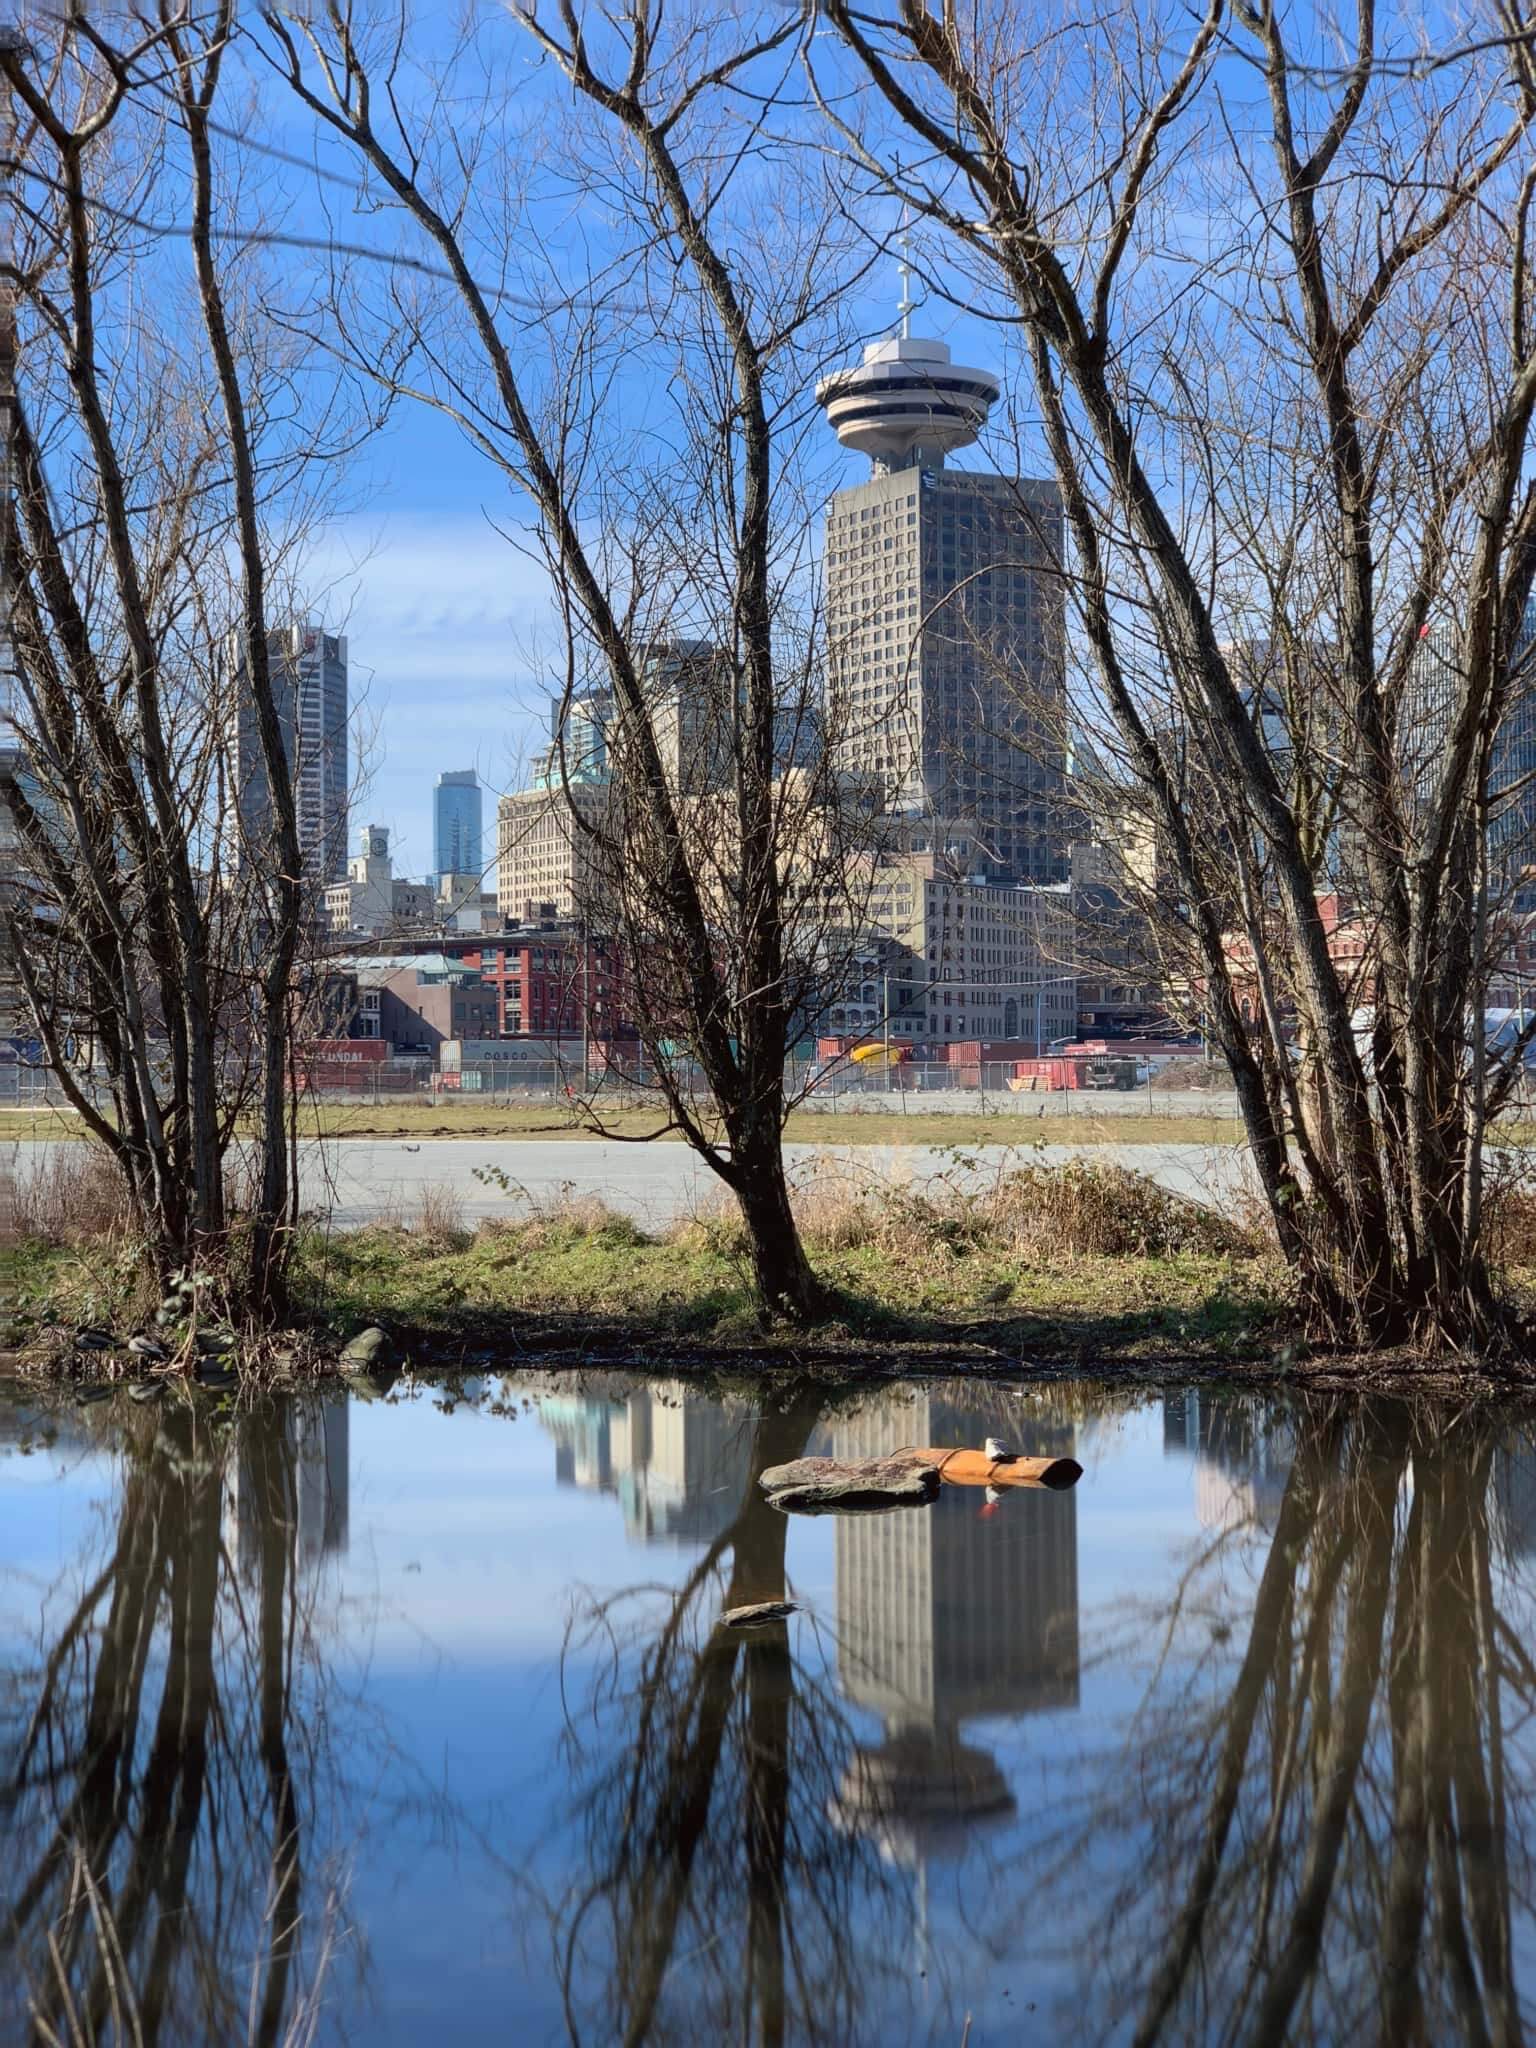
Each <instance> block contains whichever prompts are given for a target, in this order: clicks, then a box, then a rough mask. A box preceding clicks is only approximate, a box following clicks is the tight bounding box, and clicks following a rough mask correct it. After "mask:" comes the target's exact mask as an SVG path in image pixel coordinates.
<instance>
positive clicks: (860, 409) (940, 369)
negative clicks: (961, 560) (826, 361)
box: [816, 254, 1001, 476]
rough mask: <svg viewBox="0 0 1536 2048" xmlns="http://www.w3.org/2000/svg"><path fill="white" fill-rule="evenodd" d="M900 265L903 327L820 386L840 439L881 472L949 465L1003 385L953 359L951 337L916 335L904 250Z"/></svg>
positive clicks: (819, 393)
mask: <svg viewBox="0 0 1536 2048" xmlns="http://www.w3.org/2000/svg"><path fill="white" fill-rule="evenodd" d="M900 270H901V301H900V304H899V306H898V308H897V310H898V312H899V313H900V314H901V332H900V334H898V335H896V336H895V337H894V338H893V339H891V340H889V341H872V342H871V343H870V344H869V346H868V347H867V348H866V349H865V351H864V360H863V361H862V362H861V363H860V364H859V365H858V367H857V368H856V369H852V370H834V371H833V372H832V374H831V375H830V376H828V377H823V378H822V380H821V382H820V383H819V384H818V385H817V386H816V402H817V404H818V405H820V406H821V407H822V409H823V410H824V411H825V413H826V415H827V419H828V421H829V422H830V424H831V426H832V428H833V429H834V431H835V432H836V434H837V438H838V440H839V441H841V442H842V444H843V446H844V447H845V448H856V449H858V451H859V453H860V454H861V455H867V456H868V457H869V459H870V461H871V463H872V464H873V466H874V474H875V475H876V476H890V475H892V474H894V473H895V472H896V471H898V470H903V469H942V468H943V467H944V458H945V456H946V455H948V454H949V453H950V451H951V450H952V449H955V448H964V447H966V446H968V445H969V443H970V442H972V441H974V440H975V439H976V436H977V435H978V434H979V433H980V432H981V429H982V427H983V425H984V424H985V422H986V417H987V413H988V412H989V410H990V409H991V407H992V406H993V405H995V404H996V402H997V396H998V392H999V390H1000V389H1001V386H1000V385H999V383H998V381H997V379H996V377H994V376H993V375H992V373H991V371H990V370H970V369H966V368H964V367H963V366H962V365H961V364H959V363H955V362H952V361H951V360H950V353H949V347H948V345H947V343H945V342H942V341H929V340H926V339H915V338H914V337H913V334H912V307H913V301H912V297H911V293H910V291H909V289H908V287H909V284H910V281H911V271H910V269H909V267H908V264H907V260H906V256H905V254H903V256H902V260H901V266H900Z"/></svg>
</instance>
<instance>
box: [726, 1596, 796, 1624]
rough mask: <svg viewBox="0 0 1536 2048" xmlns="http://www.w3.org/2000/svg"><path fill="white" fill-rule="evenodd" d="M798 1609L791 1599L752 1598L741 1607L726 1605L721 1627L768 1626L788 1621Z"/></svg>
mask: <svg viewBox="0 0 1536 2048" xmlns="http://www.w3.org/2000/svg"><path fill="white" fill-rule="evenodd" d="M798 1612H799V1609H798V1608H797V1607H796V1605H795V1603H794V1601H793V1600H752V1601H749V1602H748V1603H747V1604H746V1605H745V1606H743V1607H727V1608H726V1610H725V1612H724V1613H723V1614H722V1615H721V1617H720V1626H721V1627H722V1628H768V1627H769V1626H770V1625H771V1624H772V1623H773V1622H776V1621H788V1619H789V1617H790V1616H791V1615H792V1614H798Z"/></svg>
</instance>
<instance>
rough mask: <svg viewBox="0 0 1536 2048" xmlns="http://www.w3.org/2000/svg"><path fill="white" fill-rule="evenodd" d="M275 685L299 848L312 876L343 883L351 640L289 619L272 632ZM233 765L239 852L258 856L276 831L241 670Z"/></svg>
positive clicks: (240, 855) (243, 858)
mask: <svg viewBox="0 0 1536 2048" xmlns="http://www.w3.org/2000/svg"><path fill="white" fill-rule="evenodd" d="M268 646H269V649H270V658H271V664H272V690H273V695H274V697H275V699H276V703H277V716H278V724H279V726H280V728H281V730H282V738H283V752H284V754H285V756H286V757H287V760H288V764H289V768H290V770H291V772H292V775H293V792H294V801H295V804H296V806H297V809H298V825H299V851H300V852H301V854H302V855H303V857H304V866H305V871H306V873H307V874H308V876H309V877H310V879H311V880H312V881H316V882H321V883H324V882H339V881H344V880H345V879H346V872H347V785H348V775H349V759H348V741H347V728H348V717H349V706H348V697H347V642H346V636H345V635H344V634H338V633H326V632H324V631H322V630H321V629H320V628H319V627H318V626H312V625H301V624H298V623H295V624H292V625H288V626H284V627H281V628H279V629H278V630H277V631H276V632H274V633H273V634H272V635H271V636H270V639H269V642H268ZM234 728H235V729H234V760H233V764H232V776H233V787H234V793H235V802H236V806H237V810H238V815H239V820H240V834H239V847H238V851H237V859H238V860H239V861H242V862H243V861H246V860H250V859H261V858H264V857H265V855H266V850H267V848H268V847H269V845H270V838H271V792H270V790H269V788H268V784H267V770H266V760H265V757H264V756H263V754H262V749H261V736H260V733H259V731H258V729H257V724H256V707H255V704H254V702H253V701H252V698H251V694H250V691H249V688H248V687H247V686H246V685H245V683H244V680H243V677H242V680H241V682H240V684H239V686H238V691H237V699H236V713H235V720H234Z"/></svg>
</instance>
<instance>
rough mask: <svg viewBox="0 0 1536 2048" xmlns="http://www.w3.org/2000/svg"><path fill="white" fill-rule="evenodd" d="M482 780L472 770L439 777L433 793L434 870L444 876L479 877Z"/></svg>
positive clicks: (481, 865) (481, 860) (448, 773)
mask: <svg viewBox="0 0 1536 2048" xmlns="http://www.w3.org/2000/svg"><path fill="white" fill-rule="evenodd" d="M480 804H481V798H480V778H479V777H478V776H477V775H476V773H475V771H474V769H473V768H455V769H451V770H449V771H448V772H447V773H446V774H443V775H439V776H438V778H437V787H436V788H435V789H434V790H433V792H432V849H433V850H432V866H433V869H434V871H435V873H436V874H437V876H438V879H439V880H441V879H442V877H443V876H444V875H478V874H479V873H480V872H481V870H482V868H483V867H484V865H485V861H484V856H483V854H482V851H481V810H480Z"/></svg>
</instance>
